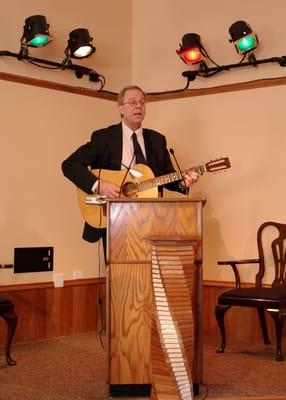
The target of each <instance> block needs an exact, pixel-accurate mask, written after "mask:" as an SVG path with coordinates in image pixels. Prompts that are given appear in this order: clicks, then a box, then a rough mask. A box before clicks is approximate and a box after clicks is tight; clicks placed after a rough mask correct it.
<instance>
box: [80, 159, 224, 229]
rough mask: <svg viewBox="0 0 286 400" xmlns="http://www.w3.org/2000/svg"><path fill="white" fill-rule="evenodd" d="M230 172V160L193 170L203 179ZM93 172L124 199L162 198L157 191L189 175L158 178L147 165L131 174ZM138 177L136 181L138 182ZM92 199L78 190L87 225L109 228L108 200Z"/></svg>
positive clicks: (180, 173) (94, 197) (177, 173)
mask: <svg viewBox="0 0 286 400" xmlns="http://www.w3.org/2000/svg"><path fill="white" fill-rule="evenodd" d="M227 168H230V161H229V158H228V157H221V158H217V159H216V160H212V161H209V162H208V163H206V164H204V165H200V166H198V167H192V168H191V169H192V170H194V171H196V172H197V173H198V174H199V175H203V174H204V173H205V172H218V171H223V170H225V169H227ZM91 172H92V173H93V174H94V175H95V176H97V177H100V179H101V180H103V181H107V182H112V183H114V184H115V185H117V186H118V187H120V190H121V196H122V197H139V198H140V197H141V198H142V197H145V198H154V197H158V189H157V187H158V186H160V185H165V184H167V183H171V182H176V181H179V180H181V179H182V175H183V176H184V175H185V174H188V172H189V169H187V170H185V171H179V172H176V171H174V172H171V173H169V174H166V175H162V176H157V177H154V174H153V172H152V170H151V169H150V168H149V167H148V166H147V165H145V164H136V165H134V166H133V167H132V168H131V169H130V171H129V172H128V174H127V175H126V170H125V171H124V170H123V171H113V170H108V169H101V170H99V169H94V170H91ZM134 176H136V179H135V178H134ZM100 197H101V196H95V195H88V194H87V193H85V192H83V191H82V190H80V189H79V188H78V200H79V206H80V210H81V213H82V216H83V218H84V219H85V221H86V222H87V223H88V224H89V225H90V226H93V227H94V228H106V225H107V220H106V201H105V198H104V196H103V197H101V198H100Z"/></svg>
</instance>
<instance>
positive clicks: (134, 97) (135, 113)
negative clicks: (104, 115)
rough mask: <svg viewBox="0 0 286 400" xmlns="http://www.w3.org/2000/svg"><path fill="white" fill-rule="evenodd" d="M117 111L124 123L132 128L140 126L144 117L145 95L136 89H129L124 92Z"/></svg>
mask: <svg viewBox="0 0 286 400" xmlns="http://www.w3.org/2000/svg"><path fill="white" fill-rule="evenodd" d="M119 111H120V114H121V116H122V120H123V121H124V123H125V124H126V125H127V126H128V127H129V128H130V129H133V130H136V129H138V128H140V126H141V123H142V121H143V119H144V117H145V97H144V94H143V93H142V92H141V91H140V90H138V89H130V90H127V91H126V92H125V95H124V99H123V104H121V105H120V106H119Z"/></svg>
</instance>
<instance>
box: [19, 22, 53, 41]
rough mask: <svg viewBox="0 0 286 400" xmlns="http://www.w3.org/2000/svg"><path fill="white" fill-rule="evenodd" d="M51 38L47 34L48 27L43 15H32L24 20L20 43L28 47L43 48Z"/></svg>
mask: <svg viewBox="0 0 286 400" xmlns="http://www.w3.org/2000/svg"><path fill="white" fill-rule="evenodd" d="M51 40H52V38H51V37H50V34H49V25H48V24H47V21H46V17H45V16H43V15H33V16H31V17H28V18H27V19H26V20H25V26H24V31H23V36H22V39H21V43H22V45H24V46H29V47H43V46H46V44H48V43H49V42H50V41H51Z"/></svg>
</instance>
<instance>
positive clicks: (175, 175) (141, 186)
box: [137, 165, 206, 192]
mask: <svg viewBox="0 0 286 400" xmlns="http://www.w3.org/2000/svg"><path fill="white" fill-rule="evenodd" d="M192 169H193V170H194V171H196V172H197V173H198V174H200V175H203V174H204V172H205V171H206V169H205V167H204V166H203V165H200V166H198V167H194V168H192ZM188 172H189V170H188V169H185V170H184V171H182V174H181V172H176V171H174V172H171V173H170V174H166V175H162V176H157V177H156V178H152V179H147V180H145V181H143V182H140V183H138V185H137V189H138V191H139V192H142V191H144V190H148V189H152V188H153V187H157V186H161V185H166V184H167V183H172V182H176V181H180V180H181V179H182V175H183V176H185V175H186V174H188Z"/></svg>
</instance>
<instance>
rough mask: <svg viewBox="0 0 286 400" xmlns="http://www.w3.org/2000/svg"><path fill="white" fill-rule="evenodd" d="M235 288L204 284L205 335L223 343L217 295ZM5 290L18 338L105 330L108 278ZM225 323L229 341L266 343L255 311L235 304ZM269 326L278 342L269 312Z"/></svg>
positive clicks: (1, 326) (0, 335) (1, 328)
mask: <svg viewBox="0 0 286 400" xmlns="http://www.w3.org/2000/svg"><path fill="white" fill-rule="evenodd" d="M248 286H249V285H248ZM233 287H234V284H233V283H231V282H218V281H204V282H203V296H202V315H203V337H204V338H205V339H206V340H207V341H208V342H209V341H213V342H214V343H217V344H219V342H220V335H219V330H218V326H217V323H216V319H215V312H214V310H215V306H216V303H217V297H218V296H219V294H220V293H222V292H223V291H224V290H227V289H230V288H233ZM0 293H1V294H2V295H3V296H6V297H8V298H9V299H11V300H12V301H13V302H14V304H15V310H16V313H17V315H18V318H19V321H18V327H17V330H16V333H15V337H14V342H25V341H33V340H39V339H48V338H52V337H59V336H69V335H73V334H77V333H85V332H91V331H100V330H101V329H102V324H103V325H104V327H105V315H106V314H105V308H106V291H105V278H100V279H99V278H93V279H79V280H71V281H65V283H64V287H62V288H54V286H53V283H52V282H45V283H36V284H27V285H11V286H0ZM99 299H102V304H99V303H100V302H101V300H99ZM225 324H226V335H227V345H228V344H230V343H239V342H248V343H253V344H255V343H258V344H260V343H261V344H262V343H263V341H262V334H261V331H260V326H259V321H258V317H257V315H256V311H255V310H252V309H249V308H238V307H233V309H230V310H229V311H228V312H227V314H226V316H225ZM267 325H268V328H269V335H270V338H271V340H272V343H274V337H275V336H274V329H273V328H274V323H273V321H272V319H271V318H270V317H269V316H268V315H267ZM5 335H6V326H5V323H4V321H3V320H2V319H1V320H0V346H1V345H2V344H3V343H4V341H5ZM284 337H285V329H284Z"/></svg>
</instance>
